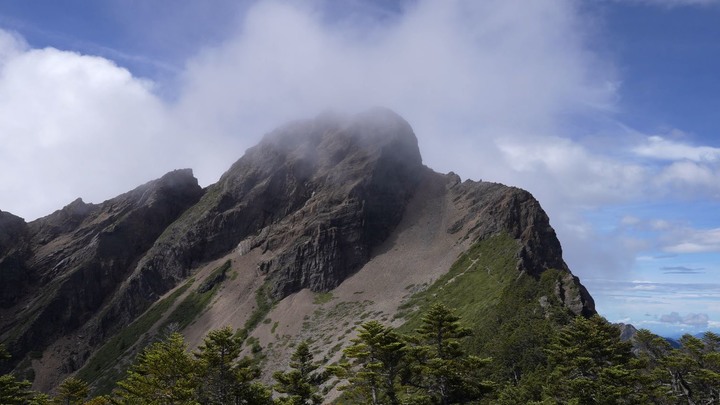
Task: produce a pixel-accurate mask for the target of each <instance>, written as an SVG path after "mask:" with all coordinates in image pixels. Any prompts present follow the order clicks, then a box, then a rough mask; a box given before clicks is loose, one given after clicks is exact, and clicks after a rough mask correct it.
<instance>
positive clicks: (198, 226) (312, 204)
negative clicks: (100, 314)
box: [115, 109, 423, 317]
mask: <svg viewBox="0 0 720 405" xmlns="http://www.w3.org/2000/svg"><path fill="white" fill-rule="evenodd" d="M422 170H423V166H422V161H421V158H420V152H419V149H418V145H417V139H416V138H415V135H414V134H413V132H412V129H411V128H410V125H409V124H408V123H407V122H406V121H405V120H403V119H402V118H401V117H399V116H398V115H396V114H395V113H393V112H391V111H389V110H383V109H375V110H371V111H368V112H366V113H364V114H360V115H358V116H355V117H352V118H344V117H338V116H334V115H330V114H326V115H321V116H320V117H318V118H316V119H314V120H308V121H299V122H294V123H291V124H288V125H286V126H284V127H282V128H280V129H278V130H276V131H274V132H272V133H270V134H268V135H266V136H265V137H264V139H263V140H262V141H261V142H260V144H258V145H257V146H255V147H253V148H250V149H248V151H247V152H246V153H245V155H244V156H243V157H242V158H241V159H239V160H238V161H237V162H236V163H235V164H233V166H232V167H231V168H230V170H228V172H226V173H225V174H224V175H223V176H222V177H221V178H220V180H219V181H218V182H217V183H216V184H214V185H212V186H210V187H209V188H208V190H207V193H206V195H205V196H204V197H203V198H202V199H201V200H200V202H199V203H198V204H197V205H196V206H195V207H193V208H192V209H191V210H190V211H189V212H188V213H187V214H186V215H184V216H183V218H181V219H180V220H178V221H177V222H176V223H174V224H173V225H172V226H171V227H170V228H169V229H168V230H167V231H166V232H165V235H164V236H165V237H164V238H161V240H159V241H158V243H156V244H155V246H154V247H153V248H152V249H151V250H150V252H148V254H147V255H146V256H145V258H144V259H143V260H142V262H141V263H140V265H139V266H138V269H137V270H136V277H137V280H138V281H137V289H138V292H137V293H135V294H137V295H138V296H145V297H147V296H153V295H157V294H161V293H163V292H165V291H167V290H168V289H169V288H171V287H173V286H174V285H175V284H176V282H177V281H178V280H179V279H181V278H183V277H185V276H187V274H189V271H190V269H191V268H192V267H193V266H195V265H197V264H199V263H201V262H204V261H207V260H210V259H213V258H216V257H219V256H221V255H223V254H225V253H227V252H228V251H230V250H232V249H234V248H236V247H238V245H239V244H240V243H241V242H242V243H244V244H245V246H246V248H247V249H248V250H249V249H252V248H255V247H258V246H261V247H262V249H263V251H264V252H265V257H266V259H265V260H264V261H263V262H262V263H260V265H259V269H258V270H259V271H261V272H263V273H266V274H268V275H269V277H270V279H271V280H273V283H272V293H273V294H274V295H275V296H276V297H278V298H281V297H284V296H287V295H288V294H290V293H293V292H295V291H298V290H300V289H302V288H310V289H312V290H314V291H325V290H328V289H330V288H333V287H335V286H337V285H338V284H339V283H340V282H341V281H342V280H343V279H344V278H345V277H347V276H348V275H349V274H352V273H353V272H354V271H355V270H357V269H358V268H359V267H360V266H362V265H363V264H364V263H365V262H367V260H368V259H369V257H370V253H371V250H372V248H373V247H375V246H377V245H378V244H380V243H381V242H382V241H384V240H385V238H386V237H387V236H388V235H389V233H390V232H391V231H392V230H393V229H394V227H395V226H396V225H397V223H398V222H399V221H400V219H401V218H402V215H403V212H404V208H405V204H406V203H407V201H408V199H409V198H410V197H411V196H412V194H413V192H414V190H415V187H416V185H417V183H418V181H419V178H420V175H421V173H422ZM146 274H152V275H153V277H152V279H153V280H154V281H153V283H150V282H149V281H143V280H147V279H148V278H147V277H145V275H146ZM115 315H117V316H120V317H122V316H123V315H122V314H120V313H116V314H115Z"/></svg>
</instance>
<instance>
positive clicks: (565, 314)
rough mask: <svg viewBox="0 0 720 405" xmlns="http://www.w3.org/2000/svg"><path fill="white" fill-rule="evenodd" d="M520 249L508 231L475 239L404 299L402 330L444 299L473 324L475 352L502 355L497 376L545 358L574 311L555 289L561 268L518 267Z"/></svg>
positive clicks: (410, 327) (524, 368)
mask: <svg viewBox="0 0 720 405" xmlns="http://www.w3.org/2000/svg"><path fill="white" fill-rule="evenodd" d="M519 249H520V245H519V244H518V242H517V241H516V240H514V239H513V238H511V237H510V236H509V235H506V234H500V235H496V236H493V237H490V238H488V239H485V240H483V241H480V242H477V243H475V244H474V245H473V246H472V247H471V248H470V249H469V250H468V251H467V252H465V253H463V254H462V255H461V256H460V257H459V258H458V260H457V261H456V262H455V263H454V264H453V266H452V267H451V268H450V271H448V273H447V274H445V275H444V276H442V277H440V278H439V279H438V280H437V281H436V282H435V283H433V284H432V285H431V286H429V287H428V288H427V289H425V290H423V291H421V292H418V293H416V294H414V295H413V296H412V297H411V298H410V299H409V300H408V301H407V302H406V303H404V304H403V305H402V307H401V312H400V313H399V314H398V316H403V317H404V318H405V319H406V322H405V324H403V325H402V326H401V327H400V328H399V329H400V331H401V332H403V333H410V332H412V331H413V330H414V329H416V328H417V327H418V326H419V324H420V322H421V318H422V315H423V314H424V313H425V312H426V311H427V309H428V308H429V307H430V306H431V305H432V304H433V303H435V302H441V303H443V304H445V305H447V306H449V307H451V308H453V309H454V310H455V311H456V313H457V314H458V315H459V316H460V317H461V320H462V322H463V323H464V324H465V325H467V326H469V327H471V328H472V329H473V332H474V333H473V336H472V337H470V338H469V339H467V341H466V344H467V346H468V347H467V348H468V349H469V350H470V351H471V352H474V353H477V354H481V355H484V356H490V357H494V358H496V359H498V360H499V359H503V360H502V361H496V362H493V365H492V370H491V373H492V374H493V376H494V378H495V379H496V380H506V379H510V378H518V376H519V375H520V374H521V373H523V372H525V371H528V370H531V369H533V368H534V367H535V365H537V364H538V363H542V362H543V359H544V353H543V351H542V347H543V346H544V345H545V343H546V342H547V340H548V339H549V338H550V336H551V335H552V333H553V331H554V330H556V329H557V327H558V325H562V324H565V323H567V322H568V321H569V320H570V319H571V317H572V314H571V313H570V311H569V310H567V309H566V308H565V307H563V306H562V304H561V303H560V302H559V300H558V299H557V298H556V297H555V295H554V293H553V291H554V288H555V283H556V282H557V280H558V279H559V278H560V277H561V276H562V272H560V271H558V270H552V269H551V270H547V271H545V272H544V273H543V274H542V275H541V276H540V277H539V278H533V277H531V276H528V275H527V274H524V273H519V272H518V270H517V260H518V256H517V253H518V251H519ZM542 297H544V298H542ZM541 301H543V302H545V304H544V305H541Z"/></svg>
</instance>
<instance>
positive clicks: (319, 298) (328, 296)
mask: <svg viewBox="0 0 720 405" xmlns="http://www.w3.org/2000/svg"><path fill="white" fill-rule="evenodd" d="M334 298H335V297H334V296H333V294H332V293H331V292H322V293H318V294H315V298H314V299H313V304H316V305H322V304H325V303H328V302H330V301H332V300H333V299H334Z"/></svg>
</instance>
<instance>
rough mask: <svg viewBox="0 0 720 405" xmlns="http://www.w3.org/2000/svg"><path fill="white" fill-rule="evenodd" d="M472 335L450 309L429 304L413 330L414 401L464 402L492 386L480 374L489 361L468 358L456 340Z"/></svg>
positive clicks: (470, 356)
mask: <svg viewBox="0 0 720 405" xmlns="http://www.w3.org/2000/svg"><path fill="white" fill-rule="evenodd" d="M471 334H472V331H471V330H470V329H469V328H466V327H464V326H462V325H461V323H460V317H459V316H457V315H455V314H454V313H453V312H452V310H450V308H448V307H446V306H444V305H442V304H435V305H433V306H432V307H431V308H430V310H429V311H428V313H427V314H425V316H424V317H423V318H422V325H421V326H420V327H419V328H418V329H417V330H416V335H417V336H415V337H412V338H410V341H411V342H412V343H413V347H412V350H411V351H410V353H411V361H412V362H413V365H412V367H411V370H412V373H411V377H410V380H409V381H410V384H412V385H414V386H415V387H417V388H419V389H420V390H421V395H420V396H419V397H417V398H416V399H415V401H429V402H431V403H435V404H441V405H448V404H451V403H467V402H470V401H474V400H478V399H480V398H482V396H483V395H485V394H486V393H487V392H489V391H490V390H491V386H492V384H491V383H490V382H488V381H486V380H485V379H484V378H483V376H482V375H481V374H480V373H481V371H482V369H483V368H484V366H485V365H486V364H488V363H489V362H490V360H489V359H480V358H479V357H476V356H472V355H468V354H467V353H466V352H465V350H463V348H462V346H461V344H460V341H461V339H463V338H466V337H468V336H470V335H471Z"/></svg>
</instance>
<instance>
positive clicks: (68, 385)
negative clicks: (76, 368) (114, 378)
mask: <svg viewBox="0 0 720 405" xmlns="http://www.w3.org/2000/svg"><path fill="white" fill-rule="evenodd" d="M89 393H90V387H88V384H87V383H86V382H85V381H83V380H81V379H79V378H75V377H69V378H67V379H65V381H63V382H62V383H61V384H60V386H59V387H58V394H57V396H56V397H55V403H57V404H62V405H80V404H83V403H84V402H85V399H87V397H88V394H89Z"/></svg>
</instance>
